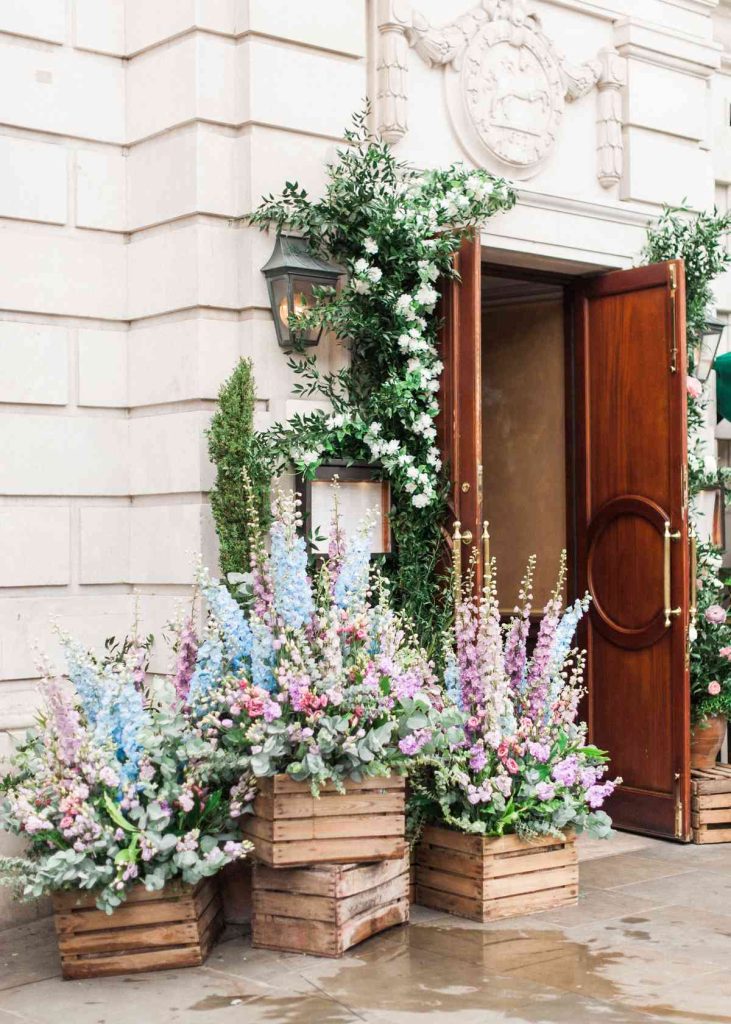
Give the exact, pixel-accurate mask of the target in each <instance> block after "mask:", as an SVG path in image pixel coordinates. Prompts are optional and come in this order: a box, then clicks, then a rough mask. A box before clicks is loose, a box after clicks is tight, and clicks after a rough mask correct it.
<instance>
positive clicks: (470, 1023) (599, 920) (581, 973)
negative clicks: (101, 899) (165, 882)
mask: <svg viewBox="0 0 731 1024" xmlns="http://www.w3.org/2000/svg"><path fill="white" fill-rule="evenodd" d="M581 874H582V888H581V898H580V901H579V905H578V906H577V907H569V908H564V909H562V910H558V911H555V912H548V913H545V914H537V915H533V916H531V917H524V918H514V919H512V920H507V921H501V922H498V923H495V924H488V925H479V924H474V923H472V922H469V921H463V920H461V919H459V918H453V917H449V916H447V915H445V914H440V913H437V912H435V911H430V910H425V909H423V908H420V907H415V908H413V913H412V920H413V923H412V925H411V926H410V927H408V928H405V927H403V928H396V929H393V930H391V931H390V932H387V933H385V934H384V935H381V936H377V937H376V938H373V939H370V940H369V941H368V942H366V943H364V944H363V945H362V946H359V947H357V948H356V949H354V950H351V951H350V953H349V954H347V955H346V956H345V957H343V959H341V960H326V959H318V958H316V957H311V956H296V955H293V954H277V953H272V952H268V951H264V950H253V949H251V946H250V944H249V942H248V939H246V938H245V937H243V936H242V935H241V934H240V932H235V931H234V932H231V933H230V934H229V935H228V937H227V938H226V940H225V941H224V942H223V943H221V945H219V946H218V947H217V948H216V949H215V950H214V952H213V954H212V956H211V957H210V959H209V961H208V963H207V964H206V966H205V967H203V968H199V969H196V970H190V971H167V972H161V973H159V974H148V975H134V976H130V977H127V978H107V979H100V980H94V981H84V982H62V981H61V980H60V978H59V974H58V960H57V957H56V954H55V940H54V934H53V928H52V925H51V923H50V922H48V921H41V922H34V923H33V924H31V925H24V926H21V927H18V928H12V929H8V930H6V931H0V1024H10V1022H11V1021H14V1022H15V1024H17V1022H18V1021H21V1022H22V1021H35V1022H39V1024H46V1022H48V1024H51V1022H53V1024H57V1022H58V1021H65V1020H68V1021H69V1022H73V1024H127V1022H131V1021H138V1020H141V1021H147V1020H159V1021H165V1022H168V1021H170V1022H187V1021H195V1022H197V1024H208V1022H214V1021H216V1022H218V1021H221V1022H227V1021H232V1022H233V1021H235V1022H236V1024H260V1022H274V1024H351V1022H357V1021H361V1022H363V1021H366V1022H373V1024H375V1022H379V1024H419V1022H421V1024H423V1022H424V1021H426V1020H429V1021H430V1022H431V1021H435V1022H442V1021H443V1022H445V1024H477V1022H479V1024H492V1022H496V1024H497V1022H501V1024H544V1022H545V1024H550V1022H553V1021H556V1022H558V1021H561V1022H569V1024H571V1022H577V1024H584V1022H587V1024H588V1022H594V1021H599V1022H601V1021H606V1022H608V1024H625V1022H627V1024H637V1022H641V1021H644V1022H648V1021H667V1022H680V1024H683V1022H699V1024H700V1022H708V1024H710V1022H714V1024H716V1022H718V1024H724V1022H728V1024H731V972H729V971H728V968H727V965H728V964H729V962H731V848H730V849H726V848H723V847H715V848H701V847H680V846H676V845H673V844H668V843H661V842H658V841H654V840H647V839H639V838H638V837H629V836H617V837H616V838H615V839H613V840H611V841H610V842H609V843H608V844H606V845H605V846H604V847H597V846H596V845H595V844H587V845H586V846H585V848H584V853H583V855H582V868H581Z"/></svg>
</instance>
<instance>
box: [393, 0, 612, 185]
mask: <svg viewBox="0 0 731 1024" xmlns="http://www.w3.org/2000/svg"><path fill="white" fill-rule="evenodd" d="M380 5H381V7H380V11H379V31H380V34H381V52H380V55H379V60H378V64H377V66H378V74H379V92H378V103H379V128H380V130H381V132H382V134H384V136H385V137H386V138H387V139H389V140H390V141H396V140H397V139H398V138H401V137H403V135H404V134H405V133H406V104H407V99H408V95H407V86H406V80H407V72H408V60H407V55H408V47H409V46H410V47H412V48H413V49H414V50H415V51H416V52H417V53H418V54H419V56H420V57H421V58H422V59H423V60H424V61H425V62H426V63H427V64H429V65H430V66H432V67H433V66H442V67H443V68H444V70H445V86H446V95H447V104H448V108H449V112H450V116H451V119H452V123H453V125H454V128H455V131H456V133H457V136H458V138H459V140H460V142H461V143H462V145H463V147H464V148H465V150H466V151H467V153H468V154H469V156H470V157H471V158H472V160H473V161H474V162H475V163H476V164H478V166H484V167H488V168H489V169H491V170H493V171H495V172H497V173H499V174H505V175H507V176H509V177H511V178H516V179H521V178H529V177H531V176H532V175H533V174H535V173H536V172H537V171H538V170H539V168H540V166H541V164H542V163H543V162H544V161H545V160H546V159H547V158H548V156H549V155H550V153H551V152H552V150H553V148H554V146H555V144H556V141H557V138H558V134H559V129H560V125H561V120H562V117H563V113H564V107H565V104H566V102H571V101H573V100H576V99H578V98H579V97H580V96H584V95H585V94H586V93H588V92H590V91H591V90H592V89H593V88H594V87H595V86H597V85H598V87H599V90H600V92H603V91H604V89H606V88H607V87H609V88H611V89H612V90H613V91H614V88H615V86H614V83H615V81H616V82H620V79H621V75H619V72H618V71H617V68H616V62H617V61H619V62H620V63H623V62H622V60H621V58H619V57H618V56H617V55H616V54H615V55H614V56H615V58H616V60H615V68H614V74H613V76H612V82H611V83H610V82H609V80H608V77H607V68H608V63H607V54H602V55H601V56H602V59H601V60H593V61H588V62H587V63H585V64H582V65H581V66H579V67H575V66H572V65H570V64H569V63H568V61H566V59H565V58H563V57H562V56H561V55H560V54H559V53H558V51H557V50H556V48H555V46H554V44H553V42H552V41H551V40H550V39H549V38H548V36H546V35H545V33H544V32H543V29H542V26H541V22H540V19H539V18H538V16H537V15H536V14H531V13H528V10H527V8H526V4H525V0H481V3H480V4H478V6H477V7H474V8H473V9H472V10H470V11H468V12H466V13H465V14H463V15H461V16H460V17H459V18H457V19H456V20H455V21H453V22H452V23H451V24H450V25H446V26H444V27H441V28H434V27H432V26H431V25H430V24H429V23H428V22H427V21H426V19H425V18H424V17H423V16H422V15H421V14H419V13H418V11H415V10H413V9H411V8H409V7H408V5H407V4H406V3H405V0H380ZM615 105H616V104H614V99H613V97H605V99H604V103H603V107H602V109H601V113H602V116H603V118H604V120H606V118H607V117H608V116H609V115H611V117H612V118H616V110H615V109H614V106H615ZM610 106H612V109H611V110H610V109H609V107H610ZM599 132H600V136H603V137H602V138H601V139H600V147H603V149H602V150H601V152H600V159H601V161H602V164H607V163H608V162H610V161H611V163H612V167H611V171H609V172H608V171H607V168H606V167H603V168H602V170H603V173H600V180H601V181H602V184H603V185H606V186H607V187H608V186H609V185H611V184H613V183H614V182H615V181H616V180H618V177H619V173H620V171H619V168H618V167H617V166H616V165H617V160H616V145H617V142H616V140H615V139H614V134H615V133H614V132H612V133H611V134H612V144H611V152H610V151H609V149H608V148H607V146H608V141H607V134H608V133H607V130H606V126H605V127H604V128H603V126H602V124H601V123H600V124H599ZM620 157H621V142H620Z"/></svg>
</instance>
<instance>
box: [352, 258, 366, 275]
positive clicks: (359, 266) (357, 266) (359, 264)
mask: <svg viewBox="0 0 731 1024" xmlns="http://www.w3.org/2000/svg"><path fill="white" fill-rule="evenodd" d="M369 266H370V264H369V262H368V260H364V259H362V258H361V259H359V260H356V261H355V263H354V264H353V270H354V271H355V272H356V274H365V272H366V271H367V270H368V267H369Z"/></svg>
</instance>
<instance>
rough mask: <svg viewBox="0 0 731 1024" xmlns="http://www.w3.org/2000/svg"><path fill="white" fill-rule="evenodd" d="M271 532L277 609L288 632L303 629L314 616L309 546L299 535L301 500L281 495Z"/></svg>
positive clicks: (270, 565)
mask: <svg viewBox="0 0 731 1024" xmlns="http://www.w3.org/2000/svg"><path fill="white" fill-rule="evenodd" d="M272 511H273V516H274V519H273V522H272V526H271V529H270V531H269V537H270V540H271V553H270V555H269V567H270V573H271V578H272V589H273V592H274V608H275V610H276V612H277V615H278V616H279V617H280V619H281V620H282V622H283V623H284V625H285V626H286V627H287V628H288V629H302V628H303V627H304V626H305V625H307V624H308V623H309V622H310V620H311V618H312V615H313V613H314V610H315V605H314V601H313V598H312V587H311V586H310V580H309V578H308V576H307V546H306V544H305V539H304V537H302V536H300V534H299V532H298V531H299V527H300V525H301V518H300V514H299V498H297V497H296V496H295V495H294V494H291V493H290V494H283V495H280V496H279V497H278V498H277V500H276V501H275V502H274V506H273V510H272Z"/></svg>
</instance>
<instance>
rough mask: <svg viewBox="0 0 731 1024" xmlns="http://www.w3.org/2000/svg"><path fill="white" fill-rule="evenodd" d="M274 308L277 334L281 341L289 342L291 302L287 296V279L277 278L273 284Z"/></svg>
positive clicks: (273, 279) (284, 277)
mask: <svg viewBox="0 0 731 1024" xmlns="http://www.w3.org/2000/svg"><path fill="white" fill-rule="evenodd" d="M270 284H271V289H272V299H273V303H272V304H273V306H274V310H275V315H276V318H277V325H276V326H277V333H278V335H279V337H280V340H281V341H287V340H289V323H288V318H289V301H288V296H287V277H286V276H283V277H275V278H272V280H271V282H270Z"/></svg>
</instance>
